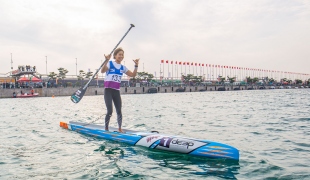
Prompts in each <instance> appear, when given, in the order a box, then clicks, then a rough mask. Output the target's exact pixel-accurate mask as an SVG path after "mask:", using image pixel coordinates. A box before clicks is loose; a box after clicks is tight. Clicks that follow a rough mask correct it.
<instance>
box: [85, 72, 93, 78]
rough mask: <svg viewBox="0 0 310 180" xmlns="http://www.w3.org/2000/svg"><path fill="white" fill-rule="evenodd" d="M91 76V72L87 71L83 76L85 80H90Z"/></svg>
mask: <svg viewBox="0 0 310 180" xmlns="http://www.w3.org/2000/svg"><path fill="white" fill-rule="evenodd" d="M92 76H93V72H91V71H89V72H87V73H86V74H85V78H86V79H90V78H91V77H92Z"/></svg>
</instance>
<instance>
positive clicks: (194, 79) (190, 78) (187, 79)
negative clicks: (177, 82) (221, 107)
mask: <svg viewBox="0 0 310 180" xmlns="http://www.w3.org/2000/svg"><path fill="white" fill-rule="evenodd" d="M182 79H183V80H184V82H190V81H191V82H194V83H196V82H202V81H203V79H202V76H194V75H193V74H187V75H186V76H185V75H183V74H182Z"/></svg>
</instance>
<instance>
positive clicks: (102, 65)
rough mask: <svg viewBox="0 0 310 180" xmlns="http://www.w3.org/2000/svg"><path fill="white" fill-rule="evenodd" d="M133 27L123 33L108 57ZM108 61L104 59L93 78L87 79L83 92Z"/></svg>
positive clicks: (131, 25)
mask: <svg viewBox="0 0 310 180" xmlns="http://www.w3.org/2000/svg"><path fill="white" fill-rule="evenodd" d="M133 27H135V25H133V24H130V28H129V29H128V31H127V32H126V33H125V35H124V36H123V37H122V39H121V40H120V41H119V42H118V43H117V44H116V46H115V47H114V49H113V50H112V51H111V53H110V55H111V54H112V53H113V52H114V50H115V49H116V48H117V47H118V45H119V44H120V43H121V42H122V41H123V39H124V38H125V37H126V35H127V34H128V33H129V31H130V30H131V28H133ZM107 61H109V59H106V60H105V61H104V62H103V63H102V64H101V66H100V67H99V68H98V69H97V71H96V72H95V74H93V76H92V77H91V78H90V79H89V81H88V82H87V83H86V84H85V86H84V87H83V90H86V89H87V87H88V84H89V83H90V82H91V81H92V80H93V79H94V77H95V76H96V75H97V74H98V72H99V71H100V70H101V68H102V67H103V65H104V64H105V63H106V62H107Z"/></svg>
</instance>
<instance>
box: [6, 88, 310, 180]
mask: <svg viewBox="0 0 310 180" xmlns="http://www.w3.org/2000/svg"><path fill="white" fill-rule="evenodd" d="M122 102H123V108H122V110H123V128H126V129H132V130H140V131H152V130H156V131H159V132H160V133H163V134H171V135H180V136H185V137H192V138H199V139H207V140H212V141H216V142H221V143H225V144H228V145H231V146H234V147H236V148H237V149H239V151H240V160H239V161H228V160H223V159H209V158H200V157H193V156H189V155H182V154H178V153H172V152H164V151H158V150H151V149H148V148H144V147H139V146H131V145H128V144H124V143H119V142H114V141H109V140H104V139H97V138H94V137H90V136H86V135H82V134H79V133H77V132H73V131H68V130H66V129H63V128H61V127H59V122H60V121H64V122H69V121H78V122H85V123H98V124H103V123H104V115H105V113H106V108H105V104H104V100H103V96H85V97H84V98H83V99H82V101H81V102H79V103H78V104H74V103H72V102H71V100H70V98H69V97H55V98H52V97H42V98H41V97H39V98H28V99H14V98H12V99H0V109H1V113H0V132H1V135H0V154H1V155H0V179H118V178H122V179H123V178H125V179H310V160H309V159H310V126H309V125H310V89H279V90H252V91H226V92H216V91H213V92H194V93H169V94H165V93H161V94H135V95H122ZM110 126H114V127H117V123H116V115H115V113H114V114H113V116H112V118H111V123H110Z"/></svg>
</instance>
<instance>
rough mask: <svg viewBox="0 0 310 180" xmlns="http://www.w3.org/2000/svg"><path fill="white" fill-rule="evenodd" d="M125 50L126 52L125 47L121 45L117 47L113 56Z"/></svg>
mask: <svg viewBox="0 0 310 180" xmlns="http://www.w3.org/2000/svg"><path fill="white" fill-rule="evenodd" d="M121 51H123V53H125V51H124V50H123V48H121V47H119V48H117V49H115V51H114V53H113V58H114V59H115V56H116V55H117V53H119V52H121Z"/></svg>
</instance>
